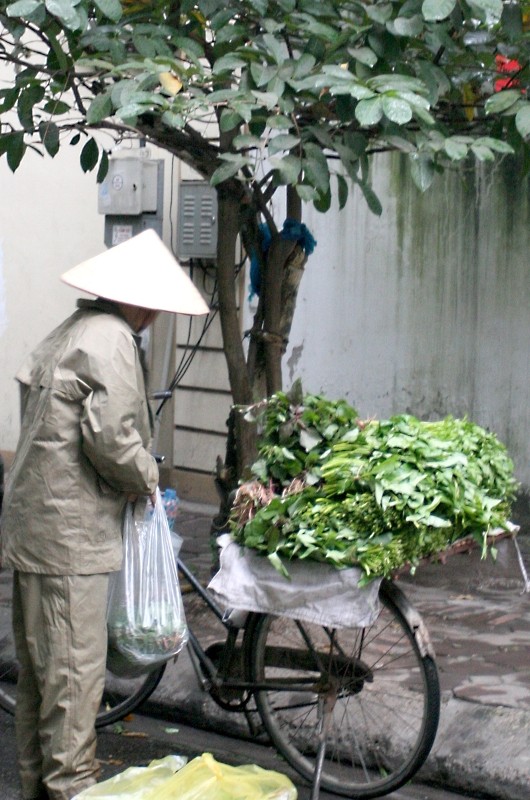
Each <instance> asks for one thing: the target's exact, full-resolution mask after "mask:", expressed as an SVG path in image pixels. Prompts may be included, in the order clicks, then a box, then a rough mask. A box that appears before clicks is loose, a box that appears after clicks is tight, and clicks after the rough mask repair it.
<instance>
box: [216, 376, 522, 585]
mask: <svg viewBox="0 0 530 800" xmlns="http://www.w3.org/2000/svg"><path fill="white" fill-rule="evenodd" d="M296 391H298V397H296V394H295V393H296ZM249 413H250V415H253V416H254V418H255V419H256V420H257V421H258V424H259V426H260V438H259V443H258V452H259V458H258V460H257V461H256V463H255V464H254V465H253V467H252V472H253V475H254V480H252V481H249V482H247V483H245V484H243V485H242V486H240V487H239V490H238V492H237V495H236V499H235V502H234V505H233V508H232V514H231V530H232V537H233V538H234V539H235V540H236V541H237V542H239V543H240V544H243V545H245V546H247V547H251V548H254V549H256V550H258V551H262V552H264V553H266V554H267V555H268V557H269V558H270V560H271V561H272V563H273V564H274V565H275V566H276V568H277V569H279V570H280V571H281V572H283V573H284V574H288V571H287V569H286V567H285V564H284V561H285V560H290V559H293V558H297V559H313V560H318V561H324V562H327V563H331V564H333V565H334V566H336V567H338V568H342V567H349V566H358V567H360V568H361V569H362V570H363V571H364V573H365V577H364V580H365V581H366V580H370V579H371V578H373V577H375V576H389V575H391V574H392V573H393V572H395V571H396V570H397V569H399V568H401V567H403V566H404V565H408V566H411V567H412V568H414V565H416V564H417V563H418V562H419V561H420V560H421V559H422V558H425V557H427V556H432V555H434V554H436V553H440V552H442V551H443V550H445V549H446V548H447V547H448V546H449V545H451V544H452V543H454V542H455V541H456V540H458V539H461V538H463V537H467V536H472V537H474V538H475V539H477V540H478V541H479V543H480V544H481V546H482V548H483V554H485V553H486V552H487V550H488V544H487V543H488V535H489V534H490V533H491V532H492V531H493V530H496V529H499V528H500V529H507V528H508V527H509V521H508V520H509V514H510V508H511V502H512V500H513V498H514V495H515V491H516V488H517V483H516V481H515V479H514V476H513V463H512V461H511V459H510V458H509V456H508V454H507V451H506V448H505V447H504V445H503V444H501V442H500V441H499V440H498V439H497V437H496V436H495V435H494V434H493V433H490V432H488V431H486V430H485V429H483V428H481V427H480V426H478V425H476V424H474V423H472V422H469V421H468V420H465V419H464V420H462V419H454V418H452V417H447V418H445V419H443V420H440V421H435V422H425V421H421V420H419V419H417V418H415V417H413V416H411V415H405V414H403V415H399V416H394V417H392V418H390V419H388V420H382V421H377V420H368V421H362V420H360V419H359V417H358V414H357V412H356V411H355V409H354V408H352V406H350V405H349V404H348V403H347V402H345V401H344V400H339V401H330V400H328V399H326V398H325V397H322V396H319V395H311V394H308V395H305V396H303V395H300V389H299V387H298V388H297V389H295V390H294V393H293V394H291V395H289V394H286V393H283V392H279V393H277V394H275V395H273V396H272V397H271V398H269V399H268V400H267V401H265V402H263V403H261V404H259V405H257V406H254V407H252V408H251V409H249ZM491 549H492V550H493V548H491Z"/></svg>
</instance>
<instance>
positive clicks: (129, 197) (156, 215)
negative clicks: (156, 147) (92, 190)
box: [98, 156, 164, 247]
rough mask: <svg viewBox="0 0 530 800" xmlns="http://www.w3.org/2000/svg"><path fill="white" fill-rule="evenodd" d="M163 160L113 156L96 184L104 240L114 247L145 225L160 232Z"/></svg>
mask: <svg viewBox="0 0 530 800" xmlns="http://www.w3.org/2000/svg"><path fill="white" fill-rule="evenodd" d="M163 201H164V162H163V161H162V160H161V159H149V158H146V157H143V156H142V157H140V156H134V157H129V156H127V157H124V158H113V159H111V160H110V162H109V170H108V172H107V176H106V178H105V180H104V181H103V183H102V184H101V186H100V188H99V193H98V212H99V213H100V214H105V244H106V245H107V247H113V246H114V245H116V244H120V243H121V242H124V241H126V240H127V239H130V238H131V237H132V236H136V234H138V233H141V232H142V231H144V230H146V229H147V228H151V229H153V230H155V231H156V232H157V233H158V234H159V236H162V223H163Z"/></svg>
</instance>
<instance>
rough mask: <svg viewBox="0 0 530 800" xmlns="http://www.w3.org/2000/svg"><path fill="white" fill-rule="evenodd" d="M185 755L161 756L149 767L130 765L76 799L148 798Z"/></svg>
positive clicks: (184, 761)
mask: <svg viewBox="0 0 530 800" xmlns="http://www.w3.org/2000/svg"><path fill="white" fill-rule="evenodd" d="M187 760H188V759H187V758H186V757H185V756H176V755H170V756H166V757H165V758H159V759H156V760H155V761H151V763H150V764H149V765H148V766H147V767H128V769H126V770H124V771H123V772H120V773H118V775H114V776H113V777H112V778H108V780H106V781H102V782H101V783H96V784H95V785H94V786H91V787H90V788H89V789H85V790H84V791H83V792H80V793H79V794H78V795H76V796H75V798H74V800H85V798H86V800H115V799H116V800H117V798H122V797H127V798H128V800H148V798H150V797H151V796H152V794H153V792H154V791H155V789H157V788H158V787H159V786H162V785H164V784H165V783H167V781H168V780H169V779H170V778H171V777H173V775H174V774H175V772H177V770H179V769H182V767H183V766H184V764H186V762H187Z"/></svg>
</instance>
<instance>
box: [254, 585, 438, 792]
mask: <svg viewBox="0 0 530 800" xmlns="http://www.w3.org/2000/svg"><path fill="white" fill-rule="evenodd" d="M380 599H381V603H382V608H381V613H380V615H379V617H378V618H377V620H376V621H375V622H374V623H373V625H371V626H370V627H367V628H341V629H333V630H331V629H327V628H325V627H322V626H320V625H315V624H312V623H306V622H300V621H296V620H291V619H287V618H286V617H271V616H265V615H264V616H261V617H259V618H258V619H257V620H256V623H255V628H254V631H253V647H252V652H253V657H252V663H251V674H252V679H253V680H254V681H256V682H257V683H263V682H264V681H265V682H270V681H275V682H276V684H277V685H276V687H275V688H271V689H262V690H260V691H258V692H257V693H256V704H257V707H258V711H259V713H260V715H261V717H262V720H263V723H264V725H265V728H266V729H267V732H268V734H269V736H270V738H271V740H272V742H273V743H274V745H275V746H276V748H277V749H278V751H279V752H280V753H281V754H282V755H283V756H284V757H285V758H286V760H287V761H288V762H289V763H290V764H291V765H292V766H293V767H294V768H295V769H296V770H297V771H298V772H299V773H300V774H301V775H302V776H303V777H305V778H306V779H307V780H309V781H312V780H313V776H314V772H315V764H316V757H317V751H318V746H319V742H320V731H321V725H322V723H323V713H322V712H323V710H324V709H327V711H328V712H329V713H328V716H327V724H328V727H327V728H326V734H325V739H326V752H325V758H324V762H323V767H322V772H321V779H320V786H321V788H322V789H325V790H327V791H331V792H334V793H336V794H340V795H343V796H346V797H351V798H373V797H380V796H381V795H385V794H388V793H389V792H391V791H394V790H395V789H397V788H399V787H400V786H402V785H403V784H404V783H405V782H406V781H407V780H409V778H411V777H412V775H414V773H415V772H416V771H417V770H418V769H419V768H420V766H421V765H422V764H423V762H424V761H425V759H426V758H427V755H428V754H429V751H430V749H431V747H432V744H433V742H434V738H435V735H436V730H437V727H438V720H439V712H440V687H439V681H438V672H437V669H436V664H435V662H434V660H433V658H432V656H431V655H428V654H427V653H425V652H422V651H420V646H419V645H418V641H417V637H416V635H415V630H414V628H415V627H416V624H418V625H420V627H421V620H420V619H419V616H418V615H417V614H416V612H413V611H412V609H411V607H410V606H409V605H408V601H407V600H406V599H405V597H404V595H403V594H402V592H401V591H400V590H399V589H397V587H395V586H394V584H392V583H390V582H388V581H383V583H382V584H381V590H380ZM411 613H412V614H413V615H414V614H415V616H412V617H411V616H410V615H411ZM407 617H409V619H407ZM409 620H412V624H411V622H410V621H409ZM423 649H424V648H423V646H422V650H423ZM282 680H285V681H286V685H285V688H283V689H281V690H278V689H279V687H278V684H280V685H281V682H282ZM293 680H296V681H300V682H301V683H306V687H305V688H304V686H303V685H302V686H300V685H299V686H298V688H295V687H293V686H291V687H289V686H288V682H289V681H291V682H292V681H293Z"/></svg>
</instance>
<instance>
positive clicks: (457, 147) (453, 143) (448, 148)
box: [444, 136, 469, 161]
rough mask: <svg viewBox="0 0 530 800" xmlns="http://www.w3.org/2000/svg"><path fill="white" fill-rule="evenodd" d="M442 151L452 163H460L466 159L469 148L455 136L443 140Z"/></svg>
mask: <svg viewBox="0 0 530 800" xmlns="http://www.w3.org/2000/svg"><path fill="white" fill-rule="evenodd" d="M444 150H445V152H446V153H447V155H448V156H449V158H450V159H451V160H452V161H460V160H461V159H463V158H466V157H467V154H468V150H469V146H468V144H467V143H466V142H463V141H462V140H461V139H459V138H458V137H456V136H455V137H454V138H449V139H446V140H445V142H444Z"/></svg>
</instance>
